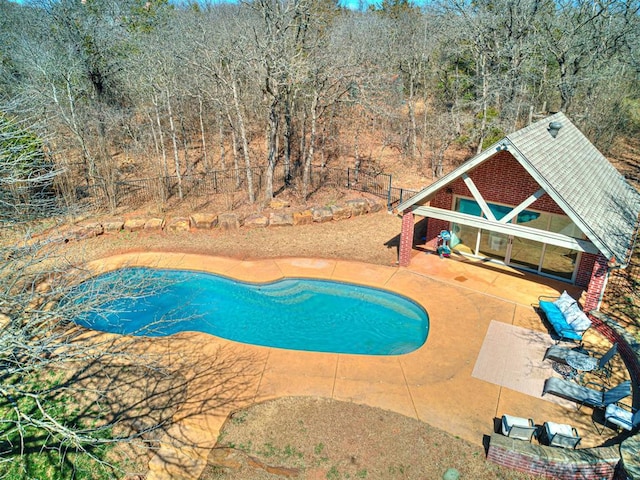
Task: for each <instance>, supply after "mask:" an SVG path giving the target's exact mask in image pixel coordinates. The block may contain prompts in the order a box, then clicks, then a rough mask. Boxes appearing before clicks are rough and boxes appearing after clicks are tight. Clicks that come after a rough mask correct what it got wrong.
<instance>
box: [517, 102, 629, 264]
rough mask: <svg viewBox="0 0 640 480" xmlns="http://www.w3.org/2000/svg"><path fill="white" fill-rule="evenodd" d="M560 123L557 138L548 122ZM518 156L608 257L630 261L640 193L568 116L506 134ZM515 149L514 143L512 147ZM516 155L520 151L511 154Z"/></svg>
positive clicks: (552, 118) (555, 115) (553, 116)
mask: <svg viewBox="0 0 640 480" xmlns="http://www.w3.org/2000/svg"><path fill="white" fill-rule="evenodd" d="M553 122H558V123H559V124H560V125H561V128H560V130H559V131H558V133H557V136H556V137H555V138H553V136H552V135H551V133H550V131H549V125H550V124H551V123H553ZM507 140H508V141H509V143H510V144H511V145H512V147H513V148H515V149H516V150H517V152H519V153H520V154H521V157H520V158H519V160H520V161H521V163H523V162H526V163H528V164H529V167H530V168H527V165H524V166H525V168H527V170H529V172H530V173H532V174H533V172H532V171H531V170H532V169H533V170H535V171H536V172H538V174H539V177H538V176H536V175H535V174H534V178H536V180H538V181H539V183H540V184H541V186H542V187H543V188H544V189H545V190H546V191H547V193H548V194H549V195H551V196H552V198H553V199H554V200H555V201H556V203H558V205H559V206H560V207H561V208H562V209H563V210H564V211H565V212H566V213H567V215H568V216H569V217H570V218H571V219H572V220H573V221H574V222H575V223H576V224H577V225H579V226H581V227H582V230H583V232H584V233H585V235H587V237H588V238H589V239H590V240H591V241H592V242H593V243H594V244H595V245H596V246H597V247H598V248H599V249H600V251H601V252H602V253H603V254H604V255H606V256H607V258H611V257H615V259H616V260H617V261H618V262H619V263H623V264H626V263H627V260H628V258H627V257H628V256H629V255H630V250H629V249H630V247H631V245H632V243H633V239H634V235H635V230H636V227H637V222H638V213H640V193H638V192H637V191H636V190H635V189H634V188H633V187H632V186H631V185H629V184H628V183H627V182H626V181H625V179H624V177H623V176H622V175H621V174H620V173H619V172H618V171H617V170H616V169H615V168H614V166H613V165H611V163H610V162H609V161H608V160H607V159H606V158H605V156H604V155H602V153H600V151H599V150H598V149H597V148H596V147H595V146H594V145H593V144H592V143H591V142H590V141H589V140H588V139H587V137H585V136H584V135H583V134H582V132H581V131H580V130H578V128H577V127H576V126H575V125H574V124H573V123H571V121H570V120H569V119H568V118H567V117H566V116H565V115H564V114H563V113H556V114H554V115H552V116H550V117H547V118H546V119H544V120H541V121H539V122H536V123H533V124H531V125H529V126H528V127H525V128H523V129H521V130H518V131H517V132H515V133H512V134H510V135H507ZM509 148H511V147H509ZM512 153H515V152H512Z"/></svg>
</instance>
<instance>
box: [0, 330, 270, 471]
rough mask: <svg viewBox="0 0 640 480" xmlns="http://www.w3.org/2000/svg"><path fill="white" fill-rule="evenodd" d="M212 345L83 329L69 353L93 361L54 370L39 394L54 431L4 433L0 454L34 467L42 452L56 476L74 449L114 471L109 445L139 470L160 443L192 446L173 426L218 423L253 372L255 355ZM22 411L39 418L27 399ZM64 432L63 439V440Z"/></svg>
mask: <svg viewBox="0 0 640 480" xmlns="http://www.w3.org/2000/svg"><path fill="white" fill-rule="evenodd" d="M211 339H212V337H210V336H207V335H204V334H181V335H175V336H172V337H149V338H145V337H125V336H116V335H110V334H103V333H101V332H93V331H86V332H85V333H84V334H83V335H81V336H79V337H78V338H77V339H76V340H75V343H76V344H75V345H74V347H75V348H77V349H78V351H84V352H89V351H92V350H93V354H92V355H91V358H87V357H86V356H84V357H82V358H78V360H77V361H76V362H74V361H71V362H67V363H66V364H65V365H64V366H63V365H62V364H61V365H59V366H60V370H58V373H57V374H56V375H54V376H52V377H51V380H50V381H49V380H47V381H43V382H42V386H41V388H40V390H39V391H38V394H39V396H40V400H41V406H42V407H43V409H44V410H43V411H46V412H50V413H54V414H55V415H54V418H56V419H57V420H58V421H59V422H60V423H61V427H60V429H59V430H60V435H58V436H56V435H52V434H51V431H50V430H49V431H47V430H42V429H37V428H31V427H30V428H26V429H22V433H20V432H19V431H18V430H16V431H15V432H14V433H13V434H12V435H8V436H7V435H4V434H3V439H2V440H3V441H2V442H1V443H0V448H1V449H2V450H1V451H2V452H3V456H4V457H5V458H9V457H14V458H16V459H17V458H20V459H21V460H22V462H23V465H24V467H23V468H35V467H32V466H33V465H35V464H36V463H38V464H41V463H43V456H45V455H49V456H50V457H51V458H50V462H51V463H52V464H55V463H58V464H60V465H59V467H58V468H59V470H60V471H61V472H73V471H74V468H75V467H76V465H75V464H74V463H75V461H76V457H74V456H73V455H68V454H69V453H75V452H81V453H83V454H86V455H88V456H89V457H92V458H93V459H94V460H96V462H97V463H98V464H101V465H102V467H104V468H107V469H110V470H111V471H114V472H117V471H118V470H119V469H120V468H121V466H119V465H117V464H115V463H113V462H112V460H111V459H110V458H108V457H109V455H107V454H106V452H107V449H108V447H109V446H112V445H118V448H119V450H120V451H121V452H127V453H122V455H123V456H127V455H128V456H135V457H138V458H137V459H134V463H135V462H137V463H138V465H137V467H138V468H141V469H144V470H146V468H147V464H146V463H144V464H140V462H143V461H144V460H143V459H144V458H146V459H147V460H148V459H149V457H150V455H152V454H153V453H154V452H155V451H156V450H157V449H158V447H159V444H160V441H161V440H162V441H163V442H164V441H167V442H170V443H176V444H185V443H189V441H192V442H193V444H194V446H196V445H197V444H198V441H199V439H197V438H193V439H189V438H188V437H187V438H185V436H184V435H179V436H180V438H177V434H176V432H179V430H177V429H175V428H173V427H175V425H177V424H179V423H185V422H189V421H190V420H191V419H195V420H196V421H197V424H198V426H199V427H200V428H201V429H202V430H206V429H207V428H208V425H207V424H206V418H208V417H212V416H213V417H215V416H216V415H218V416H220V415H222V416H225V417H226V415H227V413H228V412H229V411H230V410H233V409H237V408H240V407H243V406H246V405H248V404H249V403H250V402H252V401H253V399H254V397H255V393H256V391H257V379H258V375H259V373H260V371H261V369H260V368H259V365H260V358H259V355H256V354H253V353H251V351H250V350H247V349H244V348H239V347H237V346H234V345H231V344H224V345H217V346H216V343H215V341H211ZM262 363H264V362H262ZM51 366H52V367H53V366H54V365H51ZM63 367H64V369H63ZM50 370H51V371H54V369H53V368H50ZM57 375H59V377H58V376H57ZM11 400H12V399H10V398H7V397H1V398H0V410H1V411H6V410H7V409H10V408H11V407H12V405H11ZM21 410H22V412H23V414H24V415H27V416H30V417H32V418H35V419H43V418H45V417H44V416H43V415H42V414H41V413H40V412H41V411H40V410H39V406H38V405H37V404H36V403H34V402H32V403H30V404H22V405H21ZM16 425H19V422H17V424H16ZM65 428H68V433H69V438H63V435H64V433H65V432H64V429H65ZM215 434H217V431H216V432H215ZM162 460H163V461H164V462H167V463H170V462H173V461H175V460H174V459H173V458H166V459H162ZM44 463H46V462H44Z"/></svg>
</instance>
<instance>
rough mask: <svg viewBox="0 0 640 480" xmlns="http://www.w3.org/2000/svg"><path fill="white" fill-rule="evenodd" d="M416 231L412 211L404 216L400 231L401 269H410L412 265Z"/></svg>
mask: <svg viewBox="0 0 640 480" xmlns="http://www.w3.org/2000/svg"><path fill="white" fill-rule="evenodd" d="M414 229H415V215H414V214H413V212H411V211H406V212H404V213H403V215H402V227H401V229H400V253H399V257H400V258H399V264H400V266H401V267H408V266H409V264H410V263H411V250H412V249H413V232H414Z"/></svg>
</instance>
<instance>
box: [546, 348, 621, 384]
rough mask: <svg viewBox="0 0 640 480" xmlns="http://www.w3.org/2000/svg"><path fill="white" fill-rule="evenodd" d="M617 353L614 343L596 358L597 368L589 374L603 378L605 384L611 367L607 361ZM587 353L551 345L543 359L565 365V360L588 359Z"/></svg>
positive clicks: (609, 376) (609, 375)
mask: <svg viewBox="0 0 640 480" xmlns="http://www.w3.org/2000/svg"><path fill="white" fill-rule="evenodd" d="M616 353H618V344H617V343H614V344H613V346H612V347H611V348H610V349H609V350H608V351H607V352H606V353H605V354H604V355H602V356H601V357H600V358H598V366H597V367H596V369H595V370H592V372H591V373H594V374H596V375H598V376H599V377H601V378H604V379H605V380H606V381H607V382H608V381H609V378H611V366H610V365H609V361H610V360H611V359H612V358H613V357H614V356H615V354H616ZM589 356H590V355H589V354H588V353H584V352H583V351H580V350H576V349H572V348H567V347H562V346H560V345H552V346H550V347H549V348H548V349H547V351H546V352H545V354H544V359H545V360H547V359H549V360H552V361H554V362H558V363H562V364H565V365H566V364H567V358H569V357H573V358H581V357H582V358H589Z"/></svg>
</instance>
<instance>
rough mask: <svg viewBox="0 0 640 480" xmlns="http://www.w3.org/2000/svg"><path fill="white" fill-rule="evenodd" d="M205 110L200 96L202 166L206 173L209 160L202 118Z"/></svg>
mask: <svg viewBox="0 0 640 480" xmlns="http://www.w3.org/2000/svg"><path fill="white" fill-rule="evenodd" d="M202 115H203V108H202V95H200V94H198V119H199V120H200V142H201V144H202V164H203V166H204V171H205V172H208V171H209V159H208V157H207V140H206V135H205V132H204V119H203V118H202Z"/></svg>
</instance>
